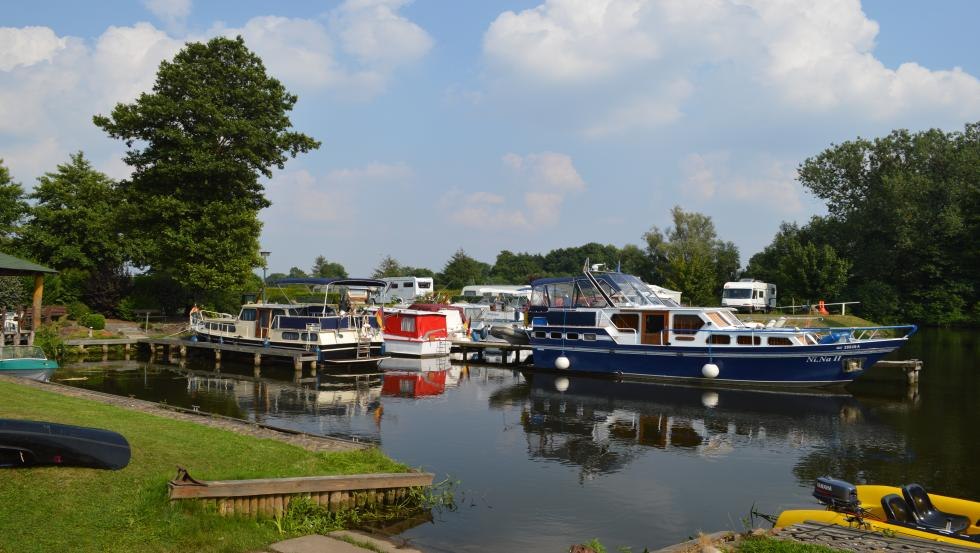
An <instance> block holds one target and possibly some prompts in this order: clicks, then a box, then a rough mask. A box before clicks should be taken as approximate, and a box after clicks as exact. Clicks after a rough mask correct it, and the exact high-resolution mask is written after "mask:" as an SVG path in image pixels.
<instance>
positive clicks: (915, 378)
mask: <svg viewBox="0 0 980 553" xmlns="http://www.w3.org/2000/svg"><path fill="white" fill-rule="evenodd" d="M895 370H900V371H904V372H905V381H906V382H908V384H909V386H915V385H917V384H918V383H919V373H921V372H922V360H921V359H905V360H902V361H878V362H877V363H875V364H874V366H872V367H871V368H870V369H869V371H871V372H870V375H865V377H867V379H868V380H874V379H875V377H876V374H875V373H887V372H892V371H895ZM865 377H862V378H865Z"/></svg>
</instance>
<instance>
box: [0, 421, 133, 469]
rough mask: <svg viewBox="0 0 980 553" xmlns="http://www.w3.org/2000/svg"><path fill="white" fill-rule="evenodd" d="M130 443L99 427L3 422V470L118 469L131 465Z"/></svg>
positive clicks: (0, 446) (0, 454)
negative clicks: (44, 466)
mask: <svg viewBox="0 0 980 553" xmlns="http://www.w3.org/2000/svg"><path fill="white" fill-rule="evenodd" d="M130 455H131V453H130V449H129V442H127V441H126V438H124V437H123V436H122V435H121V434H118V433H116V432H112V431H110V430H102V429H100V428H88V427H85V426H71V425H68V424H57V423H53V422H44V421H28V420H19V419H0V467H33V466H41V465H63V466H72V467H89V468H98V469H111V470H118V469H121V468H123V467H125V466H126V465H128V464H129V459H130Z"/></svg>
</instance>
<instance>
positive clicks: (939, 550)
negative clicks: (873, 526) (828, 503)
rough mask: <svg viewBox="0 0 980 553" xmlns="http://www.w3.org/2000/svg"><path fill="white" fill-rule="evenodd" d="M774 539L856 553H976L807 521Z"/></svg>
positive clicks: (935, 543) (946, 545) (959, 547)
mask: <svg viewBox="0 0 980 553" xmlns="http://www.w3.org/2000/svg"><path fill="white" fill-rule="evenodd" d="M775 537H777V538H780V539H790V540H793V541H799V542H803V543H812V544H819V545H825V546H827V547H834V548H837V549H844V550H847V551H854V552H855V553H888V552H891V551H902V552H910V551H916V552H919V553H965V552H970V551H972V552H973V553H976V552H977V549H976V548H972V547H966V546H960V545H954V544H951V543H940V542H935V541H930V540H923V539H918V538H912V537H908V536H901V535H891V536H886V535H885V534H882V533H881V532H872V531H870V530H860V529H857V528H845V527H843V526H838V525H836V524H827V523H823V522H814V521H811V520H808V521H806V522H803V523H802V524H794V525H793V526H787V527H786V528H780V529H778V530H776V533H775Z"/></svg>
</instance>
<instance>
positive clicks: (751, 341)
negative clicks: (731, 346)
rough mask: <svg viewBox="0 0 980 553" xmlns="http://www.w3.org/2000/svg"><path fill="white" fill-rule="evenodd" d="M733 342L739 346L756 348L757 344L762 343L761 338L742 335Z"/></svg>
mask: <svg viewBox="0 0 980 553" xmlns="http://www.w3.org/2000/svg"><path fill="white" fill-rule="evenodd" d="M735 342H736V343H738V345H740V346H758V345H759V344H761V343H762V338H760V337H758V336H749V335H747V334H743V335H741V336H738V337H737V338H736V339H735Z"/></svg>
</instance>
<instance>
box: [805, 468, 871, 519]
mask: <svg viewBox="0 0 980 553" xmlns="http://www.w3.org/2000/svg"><path fill="white" fill-rule="evenodd" d="M813 497H815V498H817V501H819V502H820V503H823V504H824V505H827V506H828V507H830V508H831V509H833V510H835V511H841V512H845V513H858V512H859V509H860V505H861V503H860V501H858V494H857V488H856V487H855V486H854V484H851V483H850V482H845V481H843V480H838V479H836V478H831V477H830V476H821V477H820V478H817V482H816V483H815V484H814V485H813Z"/></svg>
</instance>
